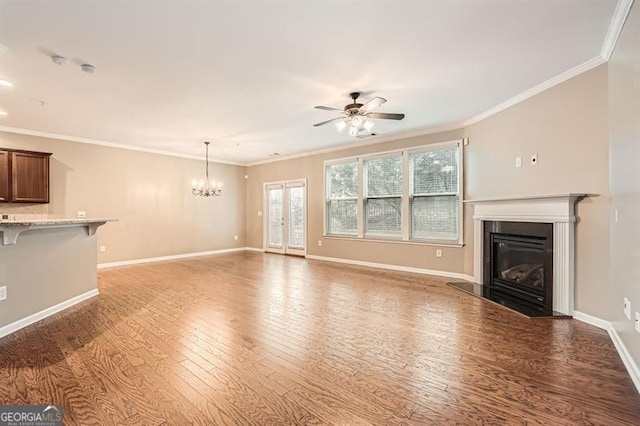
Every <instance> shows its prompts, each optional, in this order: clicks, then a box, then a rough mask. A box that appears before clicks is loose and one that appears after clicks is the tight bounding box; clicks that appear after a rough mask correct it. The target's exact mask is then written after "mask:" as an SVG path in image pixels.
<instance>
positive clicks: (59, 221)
mask: <svg viewBox="0 0 640 426" xmlns="http://www.w3.org/2000/svg"><path fill="white" fill-rule="evenodd" d="M117 220H118V219H110V218H81V219H80V218H66V219H65V218H44V217H38V218H20V219H11V220H9V219H0V226H55V225H84V224H91V223H97V222H101V223H105V222H116V221H117Z"/></svg>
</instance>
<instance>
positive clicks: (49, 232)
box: [0, 227, 97, 336]
mask: <svg viewBox="0 0 640 426" xmlns="http://www.w3.org/2000/svg"><path fill="white" fill-rule="evenodd" d="M95 248H96V236H95V235H94V236H91V237H89V236H88V235H87V230H86V227H70V228H50V229H40V230H29V231H25V232H23V233H22V234H20V236H19V237H18V241H17V243H16V244H14V245H7V246H3V245H0V283H2V285H4V286H6V287H7V300H5V301H2V302H0V336H2V334H4V333H2V331H1V329H2V327H3V326H6V325H8V324H11V323H13V322H15V321H19V320H21V319H24V318H26V317H28V316H29V315H32V314H35V313H36V312H40V311H42V310H43V309H47V308H50V307H52V306H55V305H57V304H58V303H62V302H65V301H67V300H69V299H71V298H74V297H76V296H80V295H82V294H84V293H86V292H88V291H91V290H95V289H96V284H97V283H96V250H95Z"/></svg>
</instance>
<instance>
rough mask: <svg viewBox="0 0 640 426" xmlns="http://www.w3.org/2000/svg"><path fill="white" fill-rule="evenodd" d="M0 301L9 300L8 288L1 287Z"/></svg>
mask: <svg viewBox="0 0 640 426" xmlns="http://www.w3.org/2000/svg"><path fill="white" fill-rule="evenodd" d="M0 300H7V286H6V285H3V286H2V287H0Z"/></svg>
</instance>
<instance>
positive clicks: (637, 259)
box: [603, 2, 640, 365]
mask: <svg viewBox="0 0 640 426" xmlns="http://www.w3.org/2000/svg"><path fill="white" fill-rule="evenodd" d="M609 138H610V142H609V143H610V145H609V149H610V194H611V214H610V228H611V234H610V253H609V255H610V263H611V278H610V280H609V281H608V282H609V283H610V286H611V288H610V292H611V294H612V296H613V304H612V307H611V309H610V311H608V312H607V315H606V316H604V317H603V318H605V319H607V320H608V321H610V322H611V323H612V324H613V327H614V328H615V330H616V332H617V333H618V335H619V336H620V338H621V339H622V341H623V343H624V345H625V347H626V348H627V350H628V351H629V353H630V354H631V357H632V358H633V359H634V360H635V362H636V365H640V334H638V333H637V332H636V331H635V330H634V319H635V318H634V316H635V312H640V164H639V163H640V4H638V2H635V4H634V5H633V6H632V7H631V11H630V12H629V15H628V16H627V21H626V23H625V24H624V27H623V29H622V33H621V34H620V37H619V39H618V43H617V44H616V47H615V50H614V52H613V55H612V56H611V59H610V61H609ZM616 211H617V215H616ZM616 216H617V220H616ZM625 297H626V298H628V299H629V300H630V302H631V319H628V318H627V317H626V316H625V315H624V313H623V300H624V298H625Z"/></svg>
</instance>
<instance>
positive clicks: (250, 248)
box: [244, 247, 264, 253]
mask: <svg viewBox="0 0 640 426" xmlns="http://www.w3.org/2000/svg"><path fill="white" fill-rule="evenodd" d="M244 249H245V251H259V252H260V253H264V249H263V248H261V247H245V248H244Z"/></svg>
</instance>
